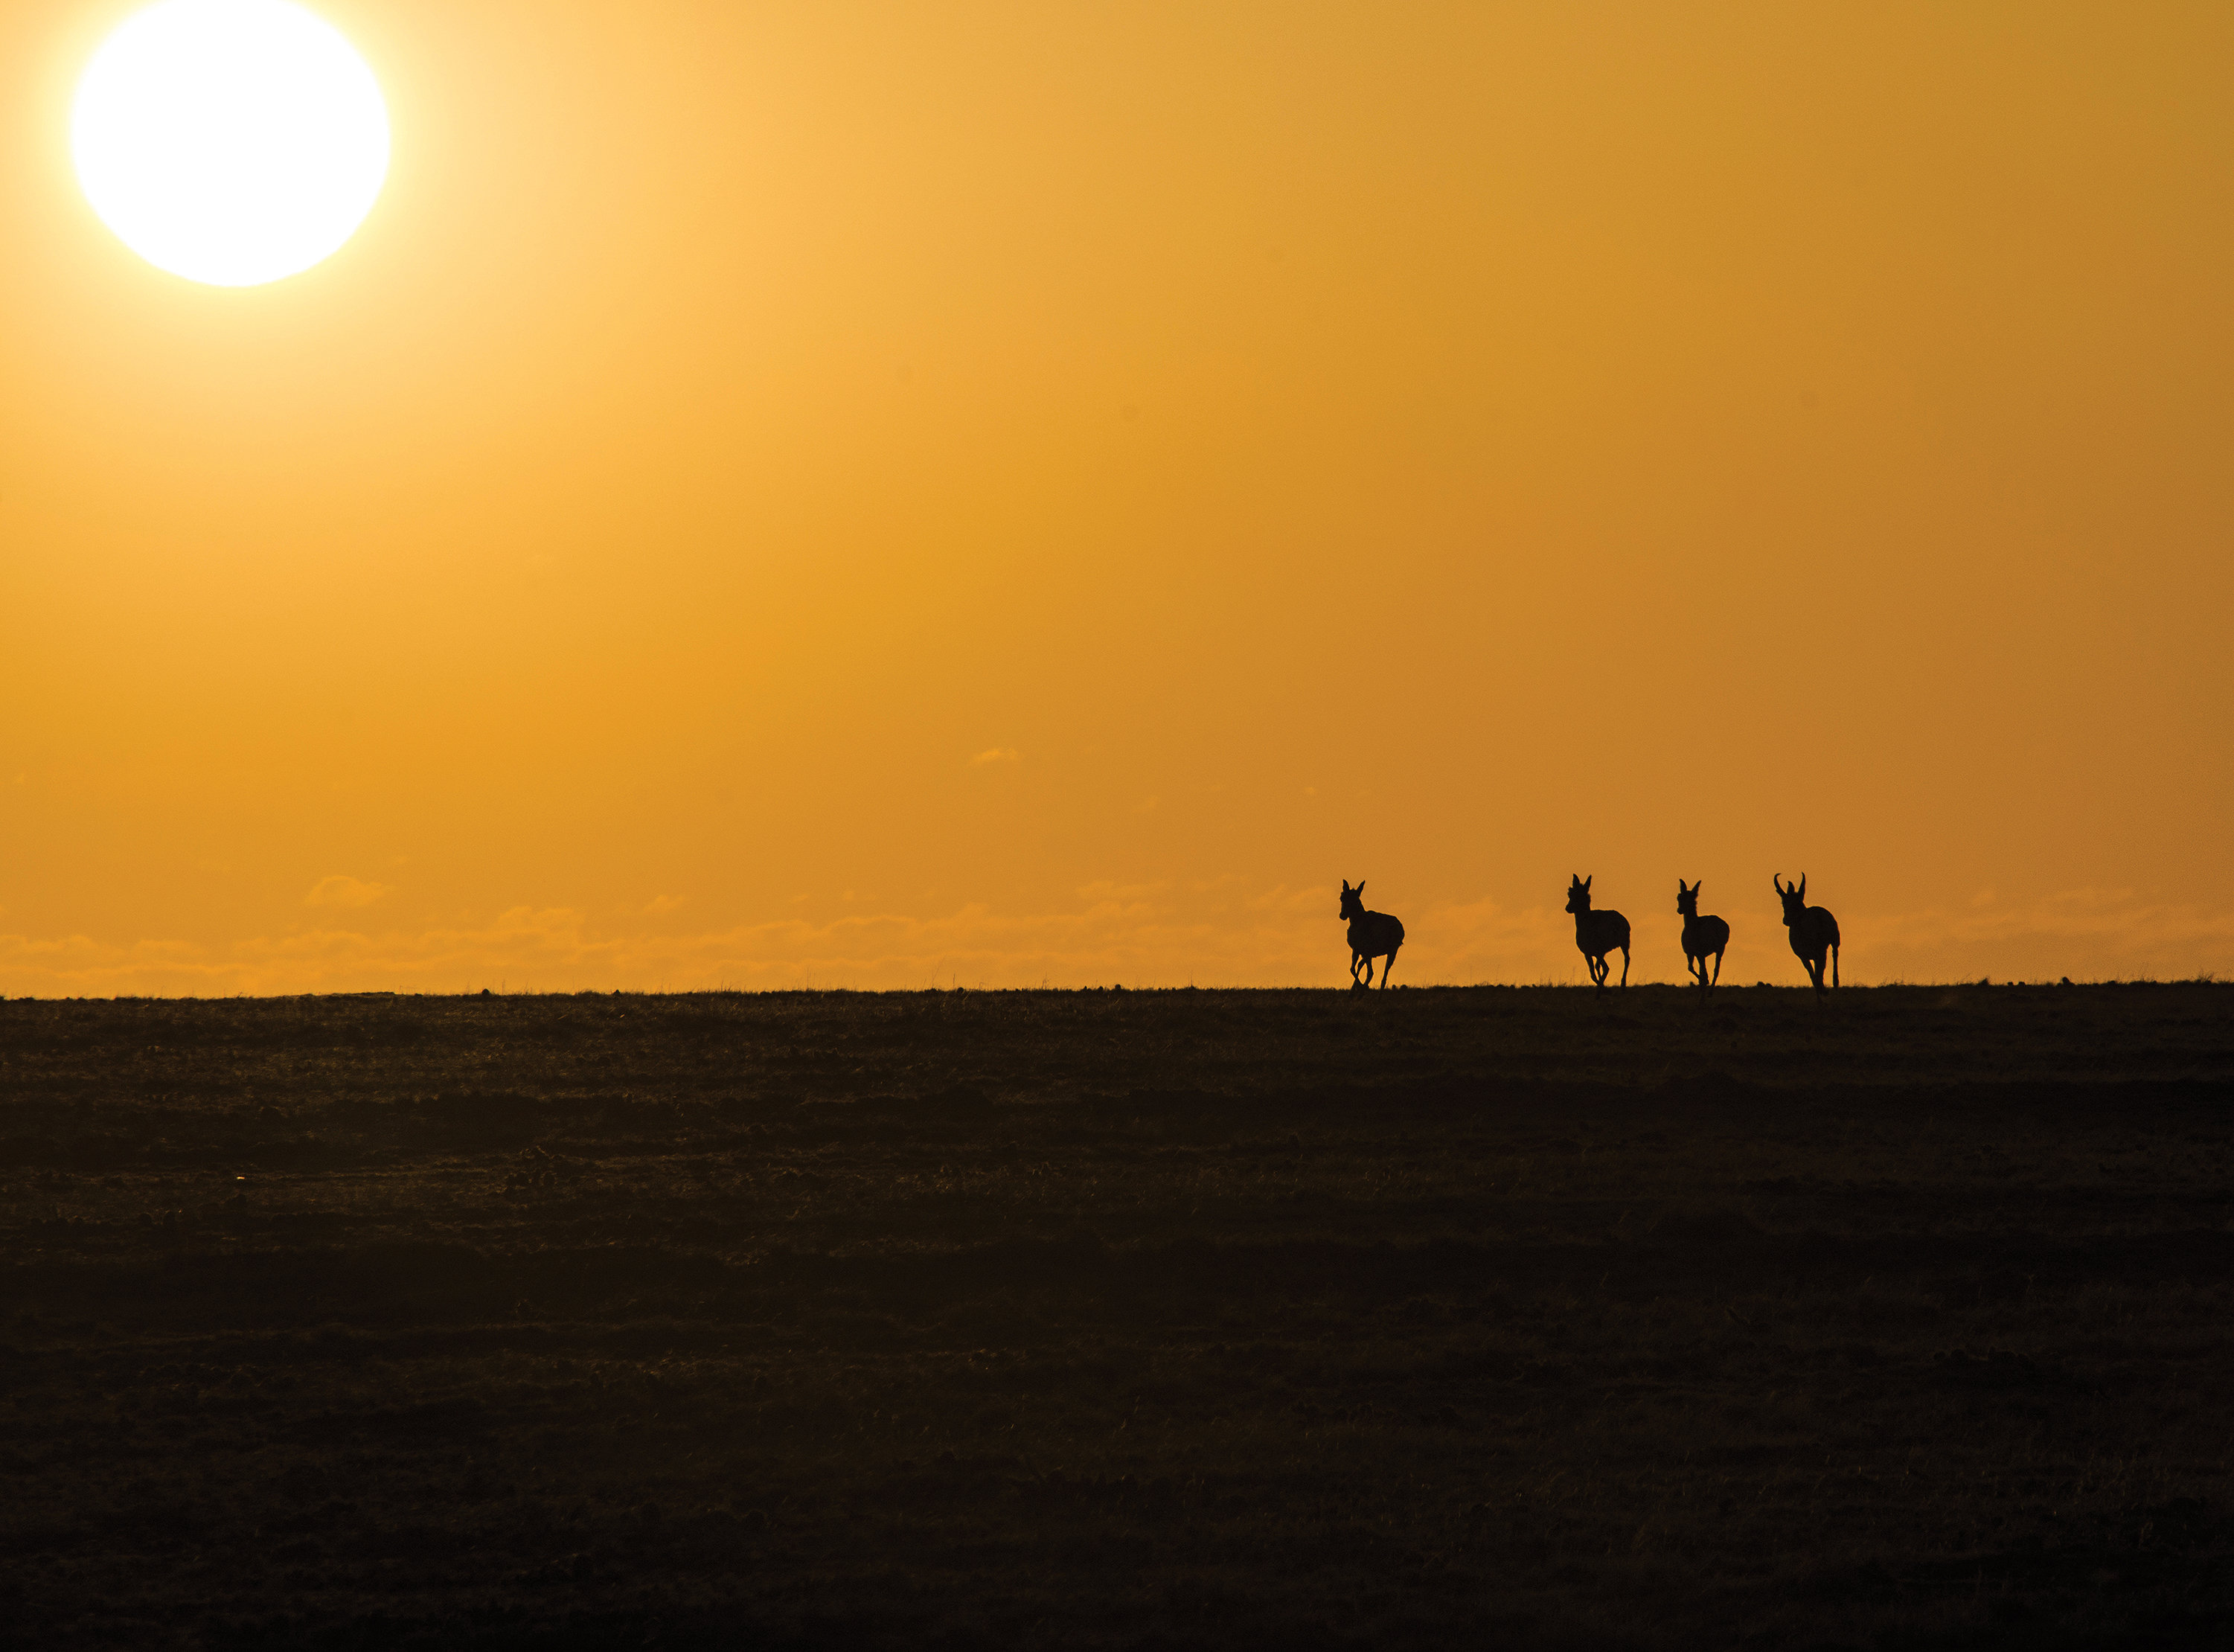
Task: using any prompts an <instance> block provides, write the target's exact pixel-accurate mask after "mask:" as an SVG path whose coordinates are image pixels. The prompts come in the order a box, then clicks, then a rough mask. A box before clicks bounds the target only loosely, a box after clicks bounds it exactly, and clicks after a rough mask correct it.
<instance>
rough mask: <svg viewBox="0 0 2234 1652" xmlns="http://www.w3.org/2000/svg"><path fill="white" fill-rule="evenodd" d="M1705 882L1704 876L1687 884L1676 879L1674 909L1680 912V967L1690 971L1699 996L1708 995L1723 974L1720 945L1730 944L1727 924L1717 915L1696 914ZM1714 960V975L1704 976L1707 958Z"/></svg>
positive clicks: (1705, 974) (1709, 996) (1704, 996)
mask: <svg viewBox="0 0 2234 1652" xmlns="http://www.w3.org/2000/svg"><path fill="white" fill-rule="evenodd" d="M1706 886H1707V880H1706V879H1705V878H1701V879H1699V881H1698V882H1697V883H1695V884H1693V885H1691V886H1690V887H1689V888H1688V889H1686V888H1685V887H1684V886H1683V880H1682V878H1677V879H1676V911H1679V912H1681V913H1682V914H1683V967H1684V968H1685V969H1687V970H1689V971H1690V972H1691V979H1693V980H1694V981H1695V982H1697V983H1699V986H1700V989H1701V990H1700V996H1702V998H1711V997H1713V996H1715V984H1716V983H1719V982H1720V981H1721V978H1722V949H1723V948H1724V947H1726V946H1728V944H1730V926H1729V925H1728V924H1725V923H1723V922H1722V920H1721V918H1719V917H1713V916H1712V915H1709V916H1708V917H1700V916H1699V891H1701V890H1702V889H1704V888H1705V887H1706ZM1709 954H1712V955H1713V957H1714V960H1715V977H1714V980H1712V981H1709V980H1708V978H1707V958H1708V955H1709Z"/></svg>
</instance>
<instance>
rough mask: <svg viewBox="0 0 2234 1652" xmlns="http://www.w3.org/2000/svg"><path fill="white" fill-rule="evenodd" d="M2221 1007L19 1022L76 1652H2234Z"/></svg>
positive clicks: (0, 1527)
mask: <svg viewBox="0 0 2234 1652" xmlns="http://www.w3.org/2000/svg"><path fill="white" fill-rule="evenodd" d="M2230 1096H2234V989H2230V988H2226V987H2213V986H2209V985H2186V986H2174V987H2158V988H2145V987H2128V988H2068V989H2032V988H2023V989H2017V988H1990V989H1989V988H1970V987H1964V988H1953V989H1943V988H1904V989H1874V990H1856V989H1848V990H1847V991H1845V993H1842V994H1841V995H1839V996H1838V997H1837V998H1836V999H1835V1000H1833V1001H1832V1002H1830V1003H1828V1004H1818V1003H1816V1002H1813V1000H1812V998H1811V997H1810V996H1809V995H1807V994H1806V993H1804V992H1796V991H1792V990H1788V989H1743V990H1737V991H1730V990H1727V989H1726V991H1725V993H1724V995H1723V996H1722V997H1721V998H1720V999H1718V1000H1717V1001H1716V1002H1715V1004H1714V1005H1713V1006H1712V1007H1711V1008H1705V1009H1702V1007H1701V1006H1700V1005H1698V1004H1697V1003H1696V1002H1693V1001H1692V1000H1690V999H1689V998H1688V997H1687V996H1685V995H1684V994H1683V993H1682V992H1681V991H1680V990H1678V989H1639V990H1634V991H1632V992H1630V994H1628V995H1627V996H1625V997H1614V996H1609V997H1607V998H1606V999H1604V1000H1593V998H1592V997H1591V995H1590V994H1589V993H1587V992H1586V991H1576V990H1562V989H1519V990H1515V989H1489V988H1484V989H1466V990H1452V991H1415V992H1390V993H1388V994H1385V995H1375V996H1372V997H1369V998H1368V997H1365V996H1355V997H1353V996H1349V995H1338V994H1333V993H1322V992H1290V993H1243V992H1199V993H1198V992H1173V993H1129V994H1128V993H1016V994H977V993H970V994H966V995H957V994H923V995H883V996H871V995H851V994H826V995H806V994H798V995H761V996H733V995H707V996H685V997H668V998H646V997H627V998H615V997H604V998H597V997H588V996H584V997H535V998H487V999H481V998H473V999H395V1000H388V999H320V1000H303V1001H279V1002H223V1003H217V1002H212V1003H199V1004H196V1003H177V1002H117V1003H28V1002H16V1003H10V1004H6V1005H3V1006H0V1097H4V1100H0V1232H4V1235H5V1242H6V1246H7V1256H6V1261H7V1263H8V1265H9V1268H10V1277H9V1278H8V1282H7V1290H6V1291H5V1294H4V1296H0V1316H5V1317H4V1318H0V1371H4V1373H5V1378H6V1381H5V1384H4V1393H5V1396H6V1399H5V1407H6V1408H5V1409H4V1410H0V1418H4V1420H5V1423H6V1427H4V1429H0V1489H4V1491H5V1492H6V1497H5V1501H4V1504H0V1557H4V1559H5V1563H6V1564H5V1565H4V1567H3V1568H0V1611H4V1612H5V1614H6V1616H7V1617H8V1619H9V1620H10V1621H11V1622H12V1623H16V1624H18V1625H21V1626H24V1628H25V1629H27V1630H28V1631H29V1633H30V1634H32V1635H33V1636H35V1637H36V1638H39V1639H42V1640H45V1641H48V1642H55V1643H59V1644H69V1643H78V1644H84V1645H88V1646H94V1645H98V1646H115V1645H147V1646H197V1645H206V1646H225V1647H238V1646H258V1645H265V1644H273V1645H277V1644H284V1645H287V1646H290V1647H297V1646H321V1645H335V1646H367V1647H371V1646H379V1647H389V1646H397V1645H408V1644H417V1643H423V1644H427V1645H442V1646H458V1645H467V1646H473V1645H487V1646H506V1647H510V1646H559V1645H582V1646H610V1645H617V1644H647V1645H649V1644H679V1643H689V1642H695V1641H698V1640H702V1639H708V1638H722V1639H725V1640H727V1639H744V1638H751V1637H752V1636H758V1637H759V1638H761V1639H766V1640H770V1641H773V1642H776V1643H783V1642H787V1641H789V1642H797V1643H802V1644H806V1643H820V1642H829V1643H833V1644H841V1643H842V1644H849V1645H859V1644H863V1643H868V1644H877V1643H879V1642H881V1643H885V1644H891V1645H894V1646H899V1645H906V1646H911V1647H913V1646H919V1645H923V1644H925V1643H931V1644H938V1643H942V1642H945V1643H955V1644H982V1643H1002V1644H1016V1645H1025V1646H1029V1645H1078V1646H1105V1645H1106V1646H1113V1647H1114V1646H1133V1645H1166V1646H1177V1645H1192V1644H1200V1645H1205V1646H1211V1645H1217V1646H1228V1645H1232V1644H1236V1643H1251V1642H1279V1643H1281V1644H1283V1645H1307V1646H1308V1645H1314V1644H1343V1645H1366V1644H1376V1643H1386V1644H1389V1645H1395V1644H1406V1645H1413V1644H1437V1643H1446V1642H1449V1643H1457V1642H1465V1643H1467V1644H1470V1645H1473V1644H1480V1643H1481V1641H1482V1638H1483V1636H1484V1635H1485V1633H1488V1634H1494V1635H1498V1636H1502V1637H1503V1638H1504V1639H1506V1640H1507V1641H1509V1642H1515V1643H1519V1644H1541V1645H1577V1646H1585V1645H1590V1646H1595V1645H1607V1646H1615V1645H1618V1646H1635V1647H1661V1646H1666V1647H1679V1646H1694V1645H1700V1644H1731V1643H1740V1644H1743V1643H1752V1644H1757V1645H1761V1646H1778V1647H1783V1646H1793V1645H1823V1646H1851V1647H1856V1648H1869V1647H1892V1646H1911V1645H1940V1644H1944V1645H1948V1646H1956V1645H1960V1646H1964V1647H1973V1646H1979V1645H1996V1644H2005V1645H2009V1646H2017V1645H2023V1646H2026V1647H2034V1646H2040V1645H2058V1644H2061V1645H2073V1646H2076V1645H2092V1644H2100V1643H2104V1642H2117V1643H2120V1644H2135V1643H2138V1644H2159V1645H2164V1646H2185V1645H2204V1644H2223V1643H2224V1638H2225V1636H2226V1635H2227V1632H2228V1629H2229V1625H2230V1623H2234V1617H2230V1612H2234V1581H2230V1580H2234V1520H2230V1518H2229V1516H2228V1512H2227V1505H2226V1499H2227V1492H2228V1486H2227V1481H2226V1476H2225V1470H2224V1464H2225V1462H2226V1459H2227V1443H2228V1442H2227V1435H2228V1433H2229V1429H2230V1424H2229V1423H2228V1421H2227V1420H2226V1414H2225V1410H2224V1395H2225V1394H2228V1393H2230V1392H2234V1357H2230V1355H2229V1354H2228V1352H2227V1350H2226V1342H2225V1337H2224V1325H2225V1323H2226V1322H2227V1317H2228V1310H2229V1308H2230V1306H2234V1303H2230V1295H2231V1294H2234V1293H2230V1290H2229V1287H2228V1280H2229V1279H2230V1277H2234V1271H2231V1270H2230V1265H2229V1264H2230V1263H2234V1231H2230V1221H2229V1218H2230V1208H2229V1198H2230V1189H2234V1179H2230V1170H2234V1126H2230V1121H2229V1119H2228V1113H2227V1103H2228V1100H2229V1099H2230Z"/></svg>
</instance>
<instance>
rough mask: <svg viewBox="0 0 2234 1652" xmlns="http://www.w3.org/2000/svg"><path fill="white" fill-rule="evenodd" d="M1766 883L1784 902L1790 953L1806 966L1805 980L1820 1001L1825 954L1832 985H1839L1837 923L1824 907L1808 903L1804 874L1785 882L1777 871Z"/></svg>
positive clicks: (1770, 875) (1805, 876)
mask: <svg viewBox="0 0 2234 1652" xmlns="http://www.w3.org/2000/svg"><path fill="white" fill-rule="evenodd" d="M1768 880H1769V882H1771V883H1773V884H1774V885H1776V892H1777V895H1778V897H1779V898H1780V899H1781V900H1782V901H1783V902H1784V923H1785V927H1786V928H1787V929H1789V930H1791V931H1792V950H1793V953H1794V954H1795V955H1796V956H1797V957H1799V959H1800V963H1804V964H1806V966H1807V978H1808V979H1809V980H1810V981H1812V982H1813V983H1815V996H1817V997H1821V996H1823V956H1824V954H1825V953H1826V952H1827V953H1828V954H1830V957H1831V984H1832V986H1834V987H1835V986H1837V985H1838V984H1839V920H1838V919H1837V918H1835V917H1832V916H1831V914H1830V912H1829V911H1828V910H1826V908H1824V907H1820V906H1810V905H1809V904H1807V874H1806V872H1801V873H1800V881H1799V882H1798V883H1796V884H1787V883H1786V882H1785V881H1784V878H1783V876H1782V875H1781V874H1780V873H1777V872H1771V873H1770V874H1769V878H1768Z"/></svg>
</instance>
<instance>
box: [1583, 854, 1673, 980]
mask: <svg viewBox="0 0 2234 1652" xmlns="http://www.w3.org/2000/svg"><path fill="white" fill-rule="evenodd" d="M1595 877H1597V873H1596V872H1592V873H1591V878H1595ZM1591 878H1583V877H1578V878H1576V879H1575V881H1574V882H1573V883H1571V884H1570V885H1568V886H1567V910H1568V911H1571V912H1572V913H1573V914H1574V915H1575V945H1576V947H1577V949H1578V950H1579V951H1580V952H1581V953H1582V955H1583V961H1584V963H1588V964H1589V965H1590V966H1591V984H1592V985H1593V986H1595V987H1597V989H1598V990H1599V991H1600V992H1604V990H1605V983H1606V977H1607V976H1609V975H1611V974H1612V973H1613V965H1612V964H1611V963H1610V962H1608V961H1607V958H1606V954H1607V953H1609V952H1610V951H1612V950H1614V948H1616V947H1619V948H1620V949H1621V984H1622V986H1623V989H1627V988H1628V986H1629V920H1628V919H1627V918H1625V917H1623V916H1622V915H1621V914H1620V913H1619V912H1616V911H1604V912H1594V911H1591ZM1678 881H1679V882H1680V881H1681V880H1680V879H1678Z"/></svg>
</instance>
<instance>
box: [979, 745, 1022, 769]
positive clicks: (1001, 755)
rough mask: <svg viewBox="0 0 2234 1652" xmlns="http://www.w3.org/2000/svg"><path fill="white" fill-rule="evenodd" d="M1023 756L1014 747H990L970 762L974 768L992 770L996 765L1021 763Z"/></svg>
mask: <svg viewBox="0 0 2234 1652" xmlns="http://www.w3.org/2000/svg"><path fill="white" fill-rule="evenodd" d="M1022 761H1024V759H1023V754H1022V753H1021V752H1019V751H1018V750H1017V749H1016V748H1015V747H1013V746H990V747H988V748H986V749H985V750H983V751H982V752H979V753H978V754H977V755H976V756H975V757H973V758H971V759H970V767H972V768H990V767H992V765H994V764H995V763H1021V762H1022Z"/></svg>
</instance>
